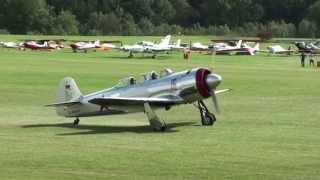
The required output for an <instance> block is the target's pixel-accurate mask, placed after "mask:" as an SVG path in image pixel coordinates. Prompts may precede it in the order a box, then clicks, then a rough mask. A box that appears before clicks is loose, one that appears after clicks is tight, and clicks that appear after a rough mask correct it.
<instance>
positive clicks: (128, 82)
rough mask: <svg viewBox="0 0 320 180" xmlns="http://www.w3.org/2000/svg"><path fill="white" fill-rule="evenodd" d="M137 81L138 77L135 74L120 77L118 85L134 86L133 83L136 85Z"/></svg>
mask: <svg viewBox="0 0 320 180" xmlns="http://www.w3.org/2000/svg"><path fill="white" fill-rule="evenodd" d="M136 83H137V81H136V79H135V78H134V77H133V76H130V77H127V78H124V79H120V80H119V83H118V85H117V86H116V87H126V86H132V85H135V84H136Z"/></svg>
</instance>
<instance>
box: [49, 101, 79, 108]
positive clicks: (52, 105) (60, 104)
mask: <svg viewBox="0 0 320 180" xmlns="http://www.w3.org/2000/svg"><path fill="white" fill-rule="evenodd" d="M76 104H81V102H79V101H72V102H62V103H54V104H48V105H46V107H61V106H73V105H76Z"/></svg>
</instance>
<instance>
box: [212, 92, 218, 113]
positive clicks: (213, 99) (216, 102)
mask: <svg viewBox="0 0 320 180" xmlns="http://www.w3.org/2000/svg"><path fill="white" fill-rule="evenodd" d="M211 97H212V102H213V106H214V109H215V111H216V112H217V113H218V114H220V108H219V103H218V98H217V96H216V93H215V91H214V90H212V91H211Z"/></svg>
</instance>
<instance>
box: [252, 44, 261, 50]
mask: <svg viewBox="0 0 320 180" xmlns="http://www.w3.org/2000/svg"><path fill="white" fill-rule="evenodd" d="M253 49H254V50H255V51H259V50H260V44H259V43H257V44H256V45H255V46H254V47H253Z"/></svg>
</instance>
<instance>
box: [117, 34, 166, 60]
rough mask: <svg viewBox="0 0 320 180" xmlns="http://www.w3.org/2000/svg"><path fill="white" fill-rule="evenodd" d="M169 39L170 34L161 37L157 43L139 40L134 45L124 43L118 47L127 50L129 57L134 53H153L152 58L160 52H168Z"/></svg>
mask: <svg viewBox="0 0 320 180" xmlns="http://www.w3.org/2000/svg"><path fill="white" fill-rule="evenodd" d="M170 40H171V35H167V36H166V37H165V38H163V39H161V42H160V43H159V44H155V43H152V42H148V41H141V42H139V43H137V44H134V45H124V46H121V47H120V48H119V49H120V50H122V51H125V52H129V57H130V58H131V57H133V55H134V54H135V53H149V54H153V55H152V58H155V57H156V55H157V54H158V53H160V52H168V51H170V50H171V48H170V47H169V43H170Z"/></svg>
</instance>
